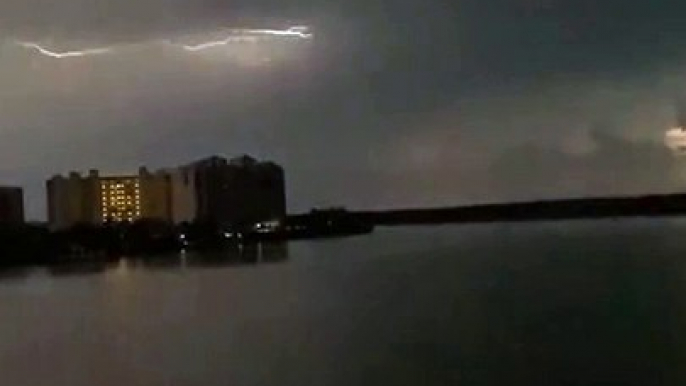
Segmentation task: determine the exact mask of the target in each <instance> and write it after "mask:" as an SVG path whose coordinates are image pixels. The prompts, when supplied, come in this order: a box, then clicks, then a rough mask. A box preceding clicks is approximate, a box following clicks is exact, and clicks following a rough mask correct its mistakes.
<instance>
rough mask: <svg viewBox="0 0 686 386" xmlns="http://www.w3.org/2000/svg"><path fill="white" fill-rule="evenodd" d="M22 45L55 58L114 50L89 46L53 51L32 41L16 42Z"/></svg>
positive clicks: (104, 52)
mask: <svg viewBox="0 0 686 386" xmlns="http://www.w3.org/2000/svg"><path fill="white" fill-rule="evenodd" d="M16 44H18V45H19V46H21V47H24V48H29V49H33V50H35V51H37V52H39V53H41V54H43V55H45V56H49V57H51V58H55V59H65V58H79V57H84V56H90V55H102V54H107V53H110V52H112V49H111V48H89V49H84V50H78V51H65V52H56V51H51V50H49V49H47V48H44V47H42V46H40V45H39V44H37V43H31V42H16Z"/></svg>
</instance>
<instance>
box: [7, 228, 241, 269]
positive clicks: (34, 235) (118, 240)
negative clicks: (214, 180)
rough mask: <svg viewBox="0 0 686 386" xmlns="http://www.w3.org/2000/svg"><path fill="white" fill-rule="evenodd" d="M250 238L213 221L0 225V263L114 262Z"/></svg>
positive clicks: (219, 246)
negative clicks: (54, 227)
mask: <svg viewBox="0 0 686 386" xmlns="http://www.w3.org/2000/svg"><path fill="white" fill-rule="evenodd" d="M249 241H250V240H249V239H248V238H245V239H244V238H243V234H242V233H240V232H227V231H226V230H224V229H223V228H221V227H219V226H218V225H216V224H212V223H194V224H189V223H186V224H182V225H178V226H174V225H171V224H168V223H166V222H163V221H156V220H139V221H136V222H134V223H130V224H128V223H113V224H105V225H92V224H78V225H75V226H73V227H71V228H68V229H64V230H59V231H54V232H51V231H50V230H49V229H48V228H47V227H45V226H43V225H32V224H24V225H10V224H0V266H3V267H14V266H28V265H60V264H69V263H74V262H80V261H114V260H118V259H119V258H121V257H128V258H140V259H154V258H156V257H157V256H164V255H170V254H174V253H177V252H180V251H182V250H189V251H190V250H193V251H199V252H214V251H222V250H227V249H230V248H237V246H238V245H239V244H241V245H242V244H243V243H246V242H249Z"/></svg>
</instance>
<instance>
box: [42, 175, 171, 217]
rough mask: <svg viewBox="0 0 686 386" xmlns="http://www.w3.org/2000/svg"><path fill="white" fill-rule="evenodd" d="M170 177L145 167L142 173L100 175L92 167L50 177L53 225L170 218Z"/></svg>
mask: <svg viewBox="0 0 686 386" xmlns="http://www.w3.org/2000/svg"><path fill="white" fill-rule="evenodd" d="M165 184H166V179H165V178H164V177H161V176H159V175H157V174H151V173H148V172H147V171H146V170H145V169H141V174H140V175H122V176H100V175H99V173H98V171H97V170H91V171H90V172H89V174H88V175H87V176H85V177H82V176H81V175H80V174H79V173H76V172H72V173H70V174H69V176H68V177H63V176H55V177H53V178H51V179H50V180H48V181H47V183H46V188H47V195H48V222H49V223H50V226H51V228H53V229H64V228H68V227H71V226H74V225H76V224H79V223H85V224H102V223H106V222H125V221H126V222H133V221H136V220H138V219H141V218H156V219H160V220H164V221H167V220H169V216H168V213H169V208H168V206H167V204H166V203H168V201H169V200H168V198H167V197H168V194H167V192H168V189H166V185H165Z"/></svg>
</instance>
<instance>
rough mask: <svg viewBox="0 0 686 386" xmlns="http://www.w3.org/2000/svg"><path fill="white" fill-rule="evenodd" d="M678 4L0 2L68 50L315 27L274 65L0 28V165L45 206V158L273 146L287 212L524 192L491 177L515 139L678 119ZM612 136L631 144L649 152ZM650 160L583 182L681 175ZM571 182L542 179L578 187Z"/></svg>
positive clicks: (621, 134) (8, 13) (650, 181)
mask: <svg viewBox="0 0 686 386" xmlns="http://www.w3.org/2000/svg"><path fill="white" fill-rule="evenodd" d="M685 8H686V7H685V6H683V5H680V4H678V3H674V2H666V1H647V0H646V1H626V0H624V1H615V0H606V1H591V0H539V1H534V0H491V1H480V0H460V1H437V0H424V1H419V0H416V1H409V0H402V1H394V2H389V1H381V0H364V1H362V0H355V1H338V2H334V1H325V0H300V1H289V2H286V1H274V0H261V1H260V0H251V1H248V0H203V1H192V2H191V1H183V0H136V1H133V0H122V1H104V0H99V1H93V0H88V1H86V0H64V1H59V2H57V1H47V0H4V1H2V2H1V3H0V31H1V32H2V36H4V37H6V38H7V39H12V38H17V39H20V38H23V39H39V40H41V41H47V42H49V43H50V44H55V45H56V46H64V47H76V46H78V45H79V44H85V45H91V44H96V45H99V44H110V43H116V42H124V41H126V42H137V41H145V40H148V39H158V38H162V37H178V36H181V35H184V34H187V33H193V34H202V33H206V32H207V33H209V32H213V31H216V30H217V29H218V28H220V27H226V26H242V27H249V26H255V27H262V26H281V27H282V26H287V25H290V24H308V25H311V26H312V27H313V28H314V30H315V31H316V39H315V40H314V41H313V42H312V44H311V46H310V47H309V48H308V49H306V50H300V49H298V50H295V49H294V50H293V55H291V56H292V57H290V58H289V60H288V61H287V62H284V63H283V64H279V65H278V66H275V67H274V68H271V69H269V70H266V71H265V70H259V71H257V70H255V69H246V68H242V67H240V66H238V67H237V66H234V65H231V64H229V63H227V62H222V61H221V60H216V57H213V56H212V55H208V56H202V55H201V56H188V55H180V54H178V53H170V52H168V51H164V50H163V49H161V48H159V47H149V48H147V49H144V50H140V51H135V52H131V53H129V54H127V55H117V56H112V57H109V56H108V57H105V56H103V57H100V58H97V59H95V58H94V59H88V60H79V61H71V62H66V61H64V62H62V61H54V60H45V59H41V58H37V57H36V55H35V54H34V53H31V52H27V51H26V50H23V49H20V48H18V47H16V46H13V45H12V44H10V43H9V40H7V41H3V42H2V43H0V44H1V47H0V62H2V67H1V68H2V69H1V70H0V86H1V87H0V142H2V143H3V144H10V143H11V144H12V145H11V146H8V149H7V151H5V152H4V154H3V155H2V158H3V159H2V161H3V165H4V168H3V170H0V172H1V173H2V174H0V178H2V179H3V180H5V181H9V182H13V181H16V182H20V183H22V184H26V185H27V186H28V187H29V198H30V202H29V204H30V208H31V214H32V216H33V217H42V213H41V212H42V204H41V202H42V200H43V199H42V197H43V192H42V184H43V182H42V181H43V179H44V178H45V177H47V176H48V175H50V174H52V173H54V172H64V171H66V170H69V169H87V168H89V167H99V168H101V169H103V170H105V171H120V170H127V169H132V168H135V167H136V166H137V165H138V164H141V163H145V164H149V165H152V166H163V165H169V164H177V163H181V162H186V161H188V160H190V159H193V158H197V157H200V156H204V155H207V154H210V153H223V154H228V155H233V154H237V153H243V152H248V153H253V154H256V155H258V156H263V157H267V158H274V159H276V160H277V161H279V162H282V163H283V164H284V165H285V166H286V168H287V170H288V174H289V185H290V186H289V190H290V193H291V197H290V198H289V203H290V205H291V207H292V208H294V209H296V210H298V209H304V208H307V207H308V206H310V205H327V204H338V203H344V204H348V205H350V206H366V207H379V206H400V205H422V204H431V205H438V204H452V203H457V202H465V201H481V200H488V199H489V198H494V199H495V198H502V199H507V197H509V196H512V197H514V196H520V195H522V194H524V193H523V191H522V189H523V188H522V187H521V186H520V185H521V184H519V183H518V182H517V181H510V182H509V183H506V184H503V183H500V184H495V185H494V184H493V182H492V181H493V180H492V178H491V177H489V176H490V175H491V174H494V175H496V179H497V180H502V178H501V177H502V175H499V174H498V173H500V172H498V170H501V169H498V168H491V167H489V165H491V164H492V163H493V162H494V160H496V159H500V160H502V159H506V158H504V157H510V156H507V155H502V156H501V155H500V154H501V153H503V152H508V151H509V150H507V149H510V148H513V147H514V148H517V146H518V144H520V143H523V142H525V143H528V142H532V143H534V144H535V146H538V147H536V149H557V148H563V149H567V150H565V151H568V150H569V148H570V147H571V148H575V149H576V148H578V149H577V150H579V151H587V150H588V149H585V148H584V146H586V144H587V142H588V138H586V137H587V133H588V132H589V130H591V129H594V128H595V127H597V126H598V123H599V122H601V123H603V122H609V124H607V125H603V127H609V129H606V131H607V132H612V133H613V135H616V136H618V138H619V139H618V140H621V141H624V139H625V138H629V137H631V138H639V139H640V141H652V142H651V143H656V142H655V141H659V140H660V138H659V136H660V135H661V132H662V131H663V130H664V129H665V126H666V125H669V124H671V120H673V115H674V112H673V109H672V106H670V103H671V100H670V98H673V96H674V95H676V94H679V93H680V90H682V89H684V85H686V82H684V76H683V75H684V74H683V71H682V69H681V68H682V65H683V64H684V60H683V59H684V55H685V54H686V49H684V48H683V47H686V44H684V43H686V29H684V28H682V27H681V22H680V21H681V20H682V19H683V17H684V16H686V9H685ZM596 139H597V138H596ZM621 141H620V143H621V144H622V149H624V150H622V151H625V152H628V153H641V154H643V153H649V154H653V152H654V151H656V150H655V149H652V148H650V147H649V146H648V145H646V146H634V143H633V142H621ZM641 143H643V142H641ZM655 146H659V145H655ZM601 148H602V146H601ZM27 149H31V151H28V150H27ZM541 151H542V153H543V155H541V156H540V157H541V158H542V159H544V160H548V161H549V164H550V165H549V166H548V167H550V168H554V169H561V170H562V169H564V168H566V167H572V168H573V170H575V173H578V174H584V173H588V176H589V179H591V180H593V181H599V180H602V178H601V177H600V176H601V175H604V174H608V175H612V176H615V175H616V174H615V171H614V169H613V168H609V167H592V166H589V165H596V164H599V165H600V166H603V165H606V164H611V161H612V159H611V158H608V157H600V156H598V157H590V156H589V157H588V158H586V156H584V158H583V162H582V163H583V164H584V165H586V166H584V167H578V166H569V163H572V164H573V165H576V162H580V161H579V159H577V158H575V157H579V156H578V155H577V156H571V155H569V154H567V153H564V154H563V155H561V154H562V153H559V151H557V150H541ZM603 151H606V150H603ZM532 152H533V151H532ZM36 154H40V158H38V157H36ZM505 154H510V153H505ZM515 154H520V153H517V152H515ZM512 157H514V158H515V159H519V158H518V157H521V161H520V162H514V161H512V162H511V164H512V166H511V168H513V169H508V173H509V174H518V175H519V174H520V175H522V176H527V175H529V177H528V179H527V178H524V180H523V181H526V183H527V184H530V185H532V189H531V190H530V192H535V191H536V189H537V188H535V186H538V185H539V184H547V182H546V181H545V178H543V177H544V176H545V177H547V175H546V174H545V173H543V172H541V171H539V172H536V173H534V171H528V170H527V167H528V166H527V159H528V158H527V155H526V154H521V155H516V156H512ZM548 157H551V159H548ZM570 157H571V158H570ZM637 157H639V156H637ZM558 161H559V162H558ZM644 162H648V163H651V162H658V161H655V159H654V158H652V156H651V157H648V159H647V160H644ZM660 162H662V161H660ZM509 164H510V162H508V165H509ZM556 164H557V165H558V166H554V165H556ZM641 164H642V163H641V162H636V163H635V165H636V166H635V167H632V168H629V169H628V170H629V171H626V172H624V171H623V172H622V174H619V175H620V176H621V178H622V180H624V179H626V181H627V184H620V183H617V184H616V185H611V186H610V185H602V184H597V183H590V184H589V185H588V186H590V187H592V189H591V188H589V189H588V190H590V191H592V190H594V189H598V193H599V194H602V193H604V192H603V190H610V191H615V190H622V189H627V190H632V191H633V190H637V189H639V188H643V189H644V190H646V191H650V190H654V189H661V188H663V187H664V186H665V184H667V185H669V184H671V183H672V182H673V180H671V179H670V178H671V177H669V176H661V175H657V176H655V175H647V174H645V173H644V172H643V171H642V169H641V166H640V165H641ZM519 169H521V170H520V172H521V173H517V172H516V170H519ZM544 171H545V170H544ZM591 172H593V173H591ZM546 173H548V172H547V171H546ZM551 173H552V172H551ZM658 177H659V178H661V179H660V181H656V180H655V178H658ZM663 177H664V178H663ZM629 181H630V183H629ZM630 184H633V185H630ZM565 186H566V185H564V184H562V185H560V188H559V189H558V190H555V191H554V192H551V193H550V194H553V193H554V194H555V195H565V194H566V193H569V194H571V193H575V192H578V191H579V190H575V189H577V188H573V187H568V189H567V190H565V189H566V188H565ZM670 186H671V185H670ZM615 188H616V189H615Z"/></svg>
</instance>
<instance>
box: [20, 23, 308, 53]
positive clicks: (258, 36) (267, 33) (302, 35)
mask: <svg viewBox="0 0 686 386" xmlns="http://www.w3.org/2000/svg"><path fill="white" fill-rule="evenodd" d="M227 34H228V36H226V37H225V38H224V39H221V40H213V41H208V42H204V43H199V44H194V45H188V44H180V43H174V42H172V41H171V40H157V41H155V42H157V43H160V42H162V43H164V44H166V45H170V46H173V47H180V48H182V49H183V50H185V51H188V52H195V51H202V50H206V49H209V48H213V47H219V46H226V45H229V44H232V43H256V42H259V41H260V40H263V39H269V38H272V37H277V38H292V39H312V37H313V36H314V35H313V34H312V33H311V32H310V29H309V27H307V26H293V27H290V28H288V29H282V30H279V29H230V30H228V32H227ZM13 43H14V44H16V45H18V46H20V47H23V48H26V49H30V50H33V51H35V52H37V53H39V54H41V55H43V56H47V57H50V58H54V59H67V58H81V57H86V56H94V55H104V54H110V53H114V52H115V50H116V49H118V48H121V47H119V46H110V47H99V48H88V49H81V50H73V51H63V52H58V51H53V50H51V49H48V48H45V47H44V46H42V45H40V44H38V43H35V42H27V41H14V42H13ZM148 43H150V42H147V43H146V42H140V43H134V44H129V45H128V46H134V45H135V46H139V45H144V44H148Z"/></svg>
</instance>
